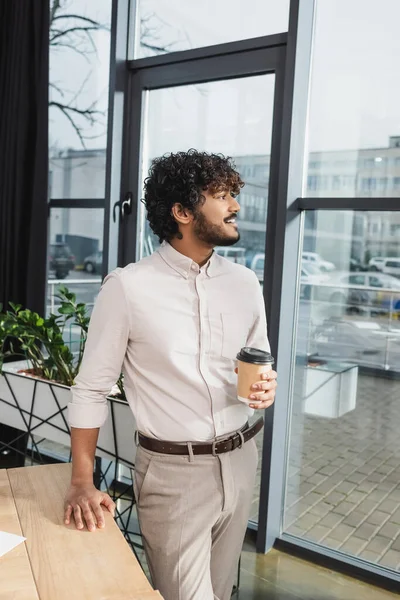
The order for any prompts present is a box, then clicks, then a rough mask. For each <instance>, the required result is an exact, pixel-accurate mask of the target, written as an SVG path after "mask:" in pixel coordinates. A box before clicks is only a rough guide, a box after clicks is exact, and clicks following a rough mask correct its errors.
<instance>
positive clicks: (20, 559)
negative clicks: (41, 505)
mask: <svg viewBox="0 0 400 600" xmlns="http://www.w3.org/2000/svg"><path fill="white" fill-rule="evenodd" d="M0 531H8V533H15V535H23V533H22V531H21V527H20V524H19V519H18V513H17V509H16V507H15V504H14V498H13V495H12V491H11V486H10V482H9V480H8V476H7V471H6V470H5V469H2V470H0ZM0 599H1V600H39V596H38V594H37V591H36V585H35V581H34V579H33V574H32V570H31V564H30V562H29V558H28V553H27V551H26V547H25V544H20V545H19V546H17V547H16V548H14V549H13V550H11V552H7V554H4V556H2V557H0Z"/></svg>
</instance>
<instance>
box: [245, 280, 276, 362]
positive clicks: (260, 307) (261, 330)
mask: <svg viewBox="0 0 400 600" xmlns="http://www.w3.org/2000/svg"><path fill="white" fill-rule="evenodd" d="M252 275H254V277H253V278H252V279H253V285H254V294H255V301H256V310H255V321H254V324H253V327H252V328H251V330H250V333H249V336H248V338H247V345H248V346H250V347H252V348H260V350H265V351H266V352H270V351H271V348H270V345H269V341H268V330H267V318H266V316H265V303H264V296H263V293H262V289H261V286H260V283H259V281H258V278H257V276H256V275H255V274H254V273H253V274H252Z"/></svg>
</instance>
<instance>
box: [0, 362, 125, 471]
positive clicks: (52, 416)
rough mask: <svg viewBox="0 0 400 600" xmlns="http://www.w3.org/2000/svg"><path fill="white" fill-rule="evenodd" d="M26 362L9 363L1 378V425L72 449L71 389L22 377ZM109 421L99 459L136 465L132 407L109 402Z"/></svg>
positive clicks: (101, 435) (99, 448) (98, 448)
mask: <svg viewBox="0 0 400 600" xmlns="http://www.w3.org/2000/svg"><path fill="white" fill-rule="evenodd" d="M26 368H28V363H27V362H26V361H17V362H13V363H7V364H6V365H4V367H3V372H4V375H0V423H3V424H4V425H9V426H11V427H15V428H16V429H20V430H21V431H24V432H28V433H29V434H30V435H35V436H39V437H41V438H46V439H48V440H51V441H53V442H58V443H60V444H64V445H65V446H68V447H69V446H70V434H69V427H68V423H67V419H66V411H67V405H68V403H69V401H70V396H71V390H70V388H69V387H67V386H64V385H61V384H58V383H52V382H48V381H44V380H40V379H35V378H33V377H29V376H28V375H24V374H23V373H18V371H20V370H21V369H26ZM108 402H109V412H110V415H109V418H108V419H107V421H106V423H105V424H104V425H103V427H102V428H101V430H100V435H99V440H98V445H97V450H96V456H101V457H103V458H108V459H110V460H116V459H118V460H119V461H121V462H122V463H123V464H126V465H127V466H128V467H132V466H133V465H134V461H135V454H136V447H135V444H134V432H135V429H136V423H135V419H134V417H133V414H132V411H131V409H130V407H129V405H128V404H127V403H126V402H123V401H122V400H117V399H115V398H108Z"/></svg>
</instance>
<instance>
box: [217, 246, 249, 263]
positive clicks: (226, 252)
mask: <svg viewBox="0 0 400 600" xmlns="http://www.w3.org/2000/svg"><path fill="white" fill-rule="evenodd" d="M215 252H216V253H217V254H219V255H220V256H223V257H224V258H227V259H228V260H230V261H231V262H234V263H237V264H239V265H244V266H245V265H246V248H236V247H235V246H217V247H216V248H215Z"/></svg>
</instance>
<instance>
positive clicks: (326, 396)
mask: <svg viewBox="0 0 400 600" xmlns="http://www.w3.org/2000/svg"><path fill="white" fill-rule="evenodd" d="M357 383H358V367H357V365H353V364H348V363H334V362H327V363H326V364H323V365H318V366H314V367H311V366H307V367H306V368H305V394H304V405H303V411H304V413H306V414H307V415H314V416H317V417H326V418H330V419H337V418H338V417H341V416H342V415H345V414H346V413H348V412H350V411H352V410H354V409H355V407H356V401H357Z"/></svg>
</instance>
